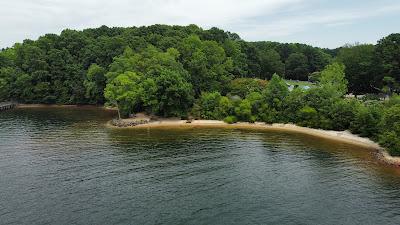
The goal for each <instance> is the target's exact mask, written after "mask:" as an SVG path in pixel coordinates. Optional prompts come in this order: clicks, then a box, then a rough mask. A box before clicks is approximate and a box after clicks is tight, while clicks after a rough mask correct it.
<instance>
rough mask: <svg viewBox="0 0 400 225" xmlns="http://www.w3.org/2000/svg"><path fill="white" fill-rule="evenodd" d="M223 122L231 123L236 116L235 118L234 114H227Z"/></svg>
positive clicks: (234, 121) (234, 120) (235, 120)
mask: <svg viewBox="0 0 400 225" xmlns="http://www.w3.org/2000/svg"><path fill="white" fill-rule="evenodd" d="M224 122H225V123H229V124H233V123H236V122H237V118H236V116H227V117H225V119H224Z"/></svg>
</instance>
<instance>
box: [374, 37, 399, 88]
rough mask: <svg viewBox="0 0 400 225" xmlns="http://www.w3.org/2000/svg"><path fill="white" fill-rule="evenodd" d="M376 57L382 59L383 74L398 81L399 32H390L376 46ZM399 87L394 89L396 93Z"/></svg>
mask: <svg viewBox="0 0 400 225" xmlns="http://www.w3.org/2000/svg"><path fill="white" fill-rule="evenodd" d="M376 52H377V53H376V54H377V58H379V59H382V65H383V69H384V74H385V75H387V76H389V77H392V78H393V79H394V80H395V81H396V82H397V83H398V82H400V33H396V34H391V35H389V36H387V37H385V38H383V39H381V40H380V41H378V44H377V46H376ZM398 89H399V87H396V89H395V90H394V91H395V92H397V93H398V91H399V90H398Z"/></svg>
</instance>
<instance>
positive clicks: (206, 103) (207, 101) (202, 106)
mask: <svg viewBox="0 0 400 225" xmlns="http://www.w3.org/2000/svg"><path fill="white" fill-rule="evenodd" d="M221 97H222V96H221V94H220V93H219V92H211V93H210V92H203V93H202V94H201V96H200V98H199V99H198V102H197V105H198V107H199V108H198V109H197V110H198V111H199V113H198V114H199V116H200V117H201V118H204V119H211V120H212V119H218V118H219V116H218V113H217V112H216V111H217V109H218V108H219V104H220V100H221Z"/></svg>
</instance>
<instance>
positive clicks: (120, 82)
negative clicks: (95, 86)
mask: <svg viewBox="0 0 400 225" xmlns="http://www.w3.org/2000/svg"><path fill="white" fill-rule="evenodd" d="M140 81H141V77H140V76H139V75H137V74H136V73H134V72H129V71H128V72H125V73H122V74H120V75H118V76H117V77H116V78H114V79H113V80H112V81H111V82H109V83H108V84H107V86H106V88H105V90H104V95H105V98H106V99H107V100H108V101H109V102H110V103H111V104H113V105H115V106H116V107H118V110H119V112H120V114H121V115H122V116H123V117H126V116H128V115H129V114H131V113H134V112H135V110H136V109H137V108H138V106H139V104H140V102H141V94H142V92H143V87H142V86H141V85H140Z"/></svg>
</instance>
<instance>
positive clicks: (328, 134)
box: [107, 119, 400, 167]
mask: <svg viewBox="0 0 400 225" xmlns="http://www.w3.org/2000/svg"><path fill="white" fill-rule="evenodd" d="M107 127H110V128H114V129H151V128H154V129H169V128H197V127H201V128H224V129H225V128H227V129H246V130H270V131H284V132H291V133H301V134H306V135H310V136H313V137H318V138H323V139H328V140H332V141H337V142H342V143H346V144H351V145H356V146H360V147H363V148H369V149H372V150H376V158H377V159H378V160H380V161H382V162H384V163H385V164H388V165H391V166H396V167H400V157H393V156H390V155H389V153H388V152H387V151H386V150H385V149H384V148H382V147H381V146H379V144H378V143H376V142H374V141H372V140H370V139H369V138H364V137H360V136H358V135H355V134H352V133H350V132H349V131H333V130H322V129H314V128H309V127H301V126H297V125H295V124H281V123H275V124H265V123H261V122H256V123H248V122H238V123H235V124H227V123H225V122H223V121H218V120H193V121H192V122H191V123H188V121H187V120H171V119H162V120H159V121H153V122H149V123H146V124H140V125H136V126H128V127H118V126H114V125H112V124H111V122H110V121H109V122H108V123H107Z"/></svg>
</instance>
